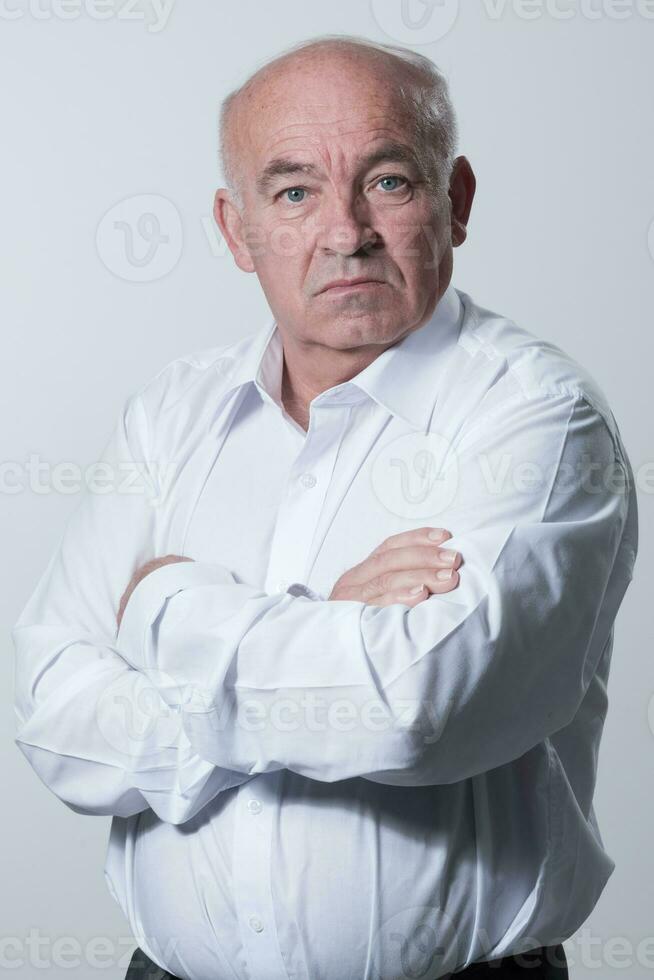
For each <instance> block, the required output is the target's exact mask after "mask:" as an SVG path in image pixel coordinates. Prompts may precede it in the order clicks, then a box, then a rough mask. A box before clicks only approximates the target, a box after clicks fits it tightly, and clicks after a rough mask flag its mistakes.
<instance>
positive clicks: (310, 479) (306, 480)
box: [300, 473, 317, 490]
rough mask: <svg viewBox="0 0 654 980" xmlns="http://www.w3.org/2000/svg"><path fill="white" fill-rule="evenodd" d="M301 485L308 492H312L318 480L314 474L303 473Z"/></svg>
mask: <svg viewBox="0 0 654 980" xmlns="http://www.w3.org/2000/svg"><path fill="white" fill-rule="evenodd" d="M300 483H301V484H302V486H303V487H306V488H307V490H310V489H311V487H315V485H316V483H317V480H316V478H315V476H314V475H313V473H303V474H302V476H301V477H300Z"/></svg>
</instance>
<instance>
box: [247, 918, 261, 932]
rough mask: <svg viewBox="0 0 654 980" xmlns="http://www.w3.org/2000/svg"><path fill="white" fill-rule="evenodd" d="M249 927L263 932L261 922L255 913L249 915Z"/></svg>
mask: <svg viewBox="0 0 654 980" xmlns="http://www.w3.org/2000/svg"><path fill="white" fill-rule="evenodd" d="M250 928H251V929H253V930H254V931H255V932H263V922H262V921H261V919H260V918H259V916H257V915H251V916H250Z"/></svg>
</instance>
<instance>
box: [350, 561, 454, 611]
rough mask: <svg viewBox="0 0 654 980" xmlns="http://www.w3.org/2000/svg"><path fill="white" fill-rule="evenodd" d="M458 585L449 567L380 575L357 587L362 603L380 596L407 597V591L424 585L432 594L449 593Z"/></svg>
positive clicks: (416, 569) (413, 569)
mask: <svg viewBox="0 0 654 980" xmlns="http://www.w3.org/2000/svg"><path fill="white" fill-rule="evenodd" d="M458 583H459V573H458V571H457V570H456V569H455V568H454V567H452V566H449V565H441V566H440V567H424V568H420V567H417V568H416V567H415V566H414V567H413V568H409V569H407V570H406V571H402V572H391V573H387V574H384V575H380V576H378V577H376V578H374V579H371V580H370V581H369V582H365V583H364V584H363V585H362V586H360V587H359V589H360V594H361V599H362V601H363V602H374V601H375V600H376V599H377V598H378V597H380V596H387V595H392V596H398V595H407V594H408V593H409V590H410V589H412V588H415V587H416V586H419V585H424V586H426V588H427V589H428V590H429V592H430V593H432V594H434V593H435V594H440V593H442V592H449V591H450V590H451V589H453V588H456V586H457V585H458Z"/></svg>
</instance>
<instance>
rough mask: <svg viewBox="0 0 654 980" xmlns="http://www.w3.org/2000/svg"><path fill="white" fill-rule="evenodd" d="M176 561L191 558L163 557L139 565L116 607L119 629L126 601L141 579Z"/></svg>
mask: <svg viewBox="0 0 654 980" xmlns="http://www.w3.org/2000/svg"><path fill="white" fill-rule="evenodd" d="M176 561H193V558H185V557H184V556H183V555H164V556H163V558H151V559H150V561H146V563H145V565H141V567H140V568H138V569H137V570H136V571H135V572H134V574H133V575H132V577H131V579H130V580H129V584H128V586H127V588H126V589H125V591H124V592H123V596H122V599H121V600H120V605H119V607H118V615H117V616H116V620H117V622H118V628H119V629H120V621H121V619H122V618H123V613H124V612H125V606H126V605H127V601H128V599H129V597H130V596H131V594H132V592H133V591H134V589H135V588H136V586H137V585H138V584H139V582H140V581H141V579H142V578H145V576H146V575H149V574H150V572H153V571H154V570H155V568H161V566H162V565H172V564H173V563H174V562H176Z"/></svg>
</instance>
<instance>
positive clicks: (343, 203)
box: [319, 198, 381, 255]
mask: <svg viewBox="0 0 654 980" xmlns="http://www.w3.org/2000/svg"><path fill="white" fill-rule="evenodd" d="M321 220H322V228H321V229H320V235H319V244H320V246H321V248H323V249H325V251H329V252H334V253H337V254H339V255H353V254H354V253H355V252H359V251H360V250H362V249H363V250H369V249H371V248H373V247H379V244H380V242H381V236H380V235H379V233H378V232H377V231H376V230H375V228H374V227H373V225H372V221H371V215H370V208H369V206H368V205H367V204H366V203H365V202H362V201H360V200H354V201H348V200H346V199H345V198H338V199H337V200H335V201H333V202H332V203H331V204H330V205H329V207H328V208H326V209H325V210H324V211H323V214H322V216H321Z"/></svg>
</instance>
